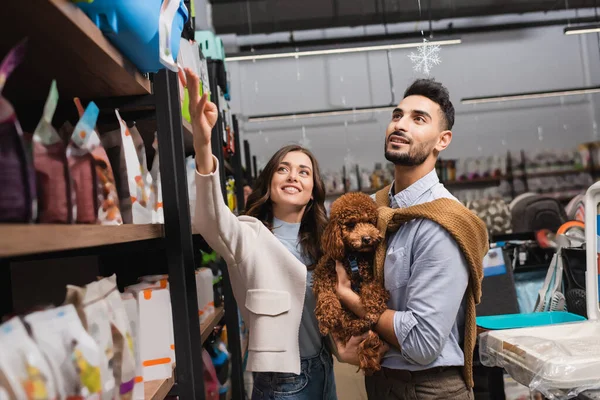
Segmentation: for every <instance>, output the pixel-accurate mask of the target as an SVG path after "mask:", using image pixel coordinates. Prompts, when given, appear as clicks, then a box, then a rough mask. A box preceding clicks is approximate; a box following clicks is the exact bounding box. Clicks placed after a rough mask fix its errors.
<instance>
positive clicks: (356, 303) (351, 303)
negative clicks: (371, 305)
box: [335, 260, 367, 318]
mask: <svg viewBox="0 0 600 400" xmlns="http://www.w3.org/2000/svg"><path fill="white" fill-rule="evenodd" d="M335 271H336V273H337V285H336V287H335V291H336V293H337V295H338V297H339V298H340V301H341V303H342V304H343V305H345V306H346V307H348V309H349V310H350V311H352V312H353V313H354V314H356V316H357V317H359V318H364V317H365V315H366V314H367V311H366V310H365V308H364V307H363V305H362V303H361V301H360V297H359V296H358V294H357V293H355V292H354V290H352V282H351V281H350V277H349V276H348V273H347V272H346V269H345V268H344V264H342V263H341V262H340V261H338V260H336V261H335Z"/></svg>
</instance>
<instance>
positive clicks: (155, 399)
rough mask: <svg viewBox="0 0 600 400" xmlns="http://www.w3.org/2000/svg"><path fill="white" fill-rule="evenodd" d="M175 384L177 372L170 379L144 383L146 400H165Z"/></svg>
mask: <svg viewBox="0 0 600 400" xmlns="http://www.w3.org/2000/svg"><path fill="white" fill-rule="evenodd" d="M174 382H175V371H173V376H171V377H170V378H169V379H158V380H155V381H149V382H144V400H163V399H164V398H165V397H167V395H168V394H169V391H170V390H171V388H172V387H173V383H174Z"/></svg>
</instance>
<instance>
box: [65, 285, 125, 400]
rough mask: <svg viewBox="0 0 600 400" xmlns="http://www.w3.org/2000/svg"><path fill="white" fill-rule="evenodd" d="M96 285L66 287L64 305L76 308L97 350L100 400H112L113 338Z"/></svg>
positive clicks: (102, 297) (106, 310)
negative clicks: (98, 354)
mask: <svg viewBox="0 0 600 400" xmlns="http://www.w3.org/2000/svg"><path fill="white" fill-rule="evenodd" d="M100 289H101V288H100V285H99V284H98V282H92V283H90V284H89V285H87V286H86V287H85V288H81V287H77V286H72V285H67V297H66V300H65V304H71V305H73V306H74V307H75V310H76V311H77V314H78V316H79V319H80V321H81V324H82V326H83V327H84V329H85V330H86V331H87V332H88V333H89V334H90V336H91V337H92V339H94V341H95V342H96V344H97V345H98V348H99V349H100V356H99V360H100V372H101V376H102V399H104V400H112V398H113V396H114V393H115V386H116V385H115V378H114V371H113V365H114V360H113V359H114V350H113V335H112V327H111V322H110V312H109V309H108V304H107V302H106V301H105V299H104V296H103V294H102V292H101V290H100Z"/></svg>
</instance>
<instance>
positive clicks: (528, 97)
mask: <svg viewBox="0 0 600 400" xmlns="http://www.w3.org/2000/svg"><path fill="white" fill-rule="evenodd" d="M592 93H600V87H596V88H586V89H571V90H559V91H554V92H539V93H523V94H509V95H504V96H492V97H476V98H467V99H462V100H461V101H460V102H461V103H462V104H482V103H496V102H502V101H515V100H531V99H545V98H549V97H559V96H575V95H582V94H592Z"/></svg>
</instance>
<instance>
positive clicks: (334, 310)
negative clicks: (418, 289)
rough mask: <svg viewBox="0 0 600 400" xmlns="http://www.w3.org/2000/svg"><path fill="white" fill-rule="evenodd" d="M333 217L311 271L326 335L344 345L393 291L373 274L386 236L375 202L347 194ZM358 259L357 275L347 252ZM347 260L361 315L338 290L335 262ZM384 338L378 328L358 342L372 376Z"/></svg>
mask: <svg viewBox="0 0 600 400" xmlns="http://www.w3.org/2000/svg"><path fill="white" fill-rule="evenodd" d="M330 214H331V215H330V220H329V224H328V225H327V228H326V229H325V232H324V233H323V239H322V247H323V257H322V258H321V259H320V260H319V263H318V264H317V267H316V268H315V271H314V273H313V291H314V293H315V297H316V301H317V305H316V309H315V313H316V317H317V320H318V322H319V329H320V331H321V333H322V334H323V335H328V334H332V335H333V336H334V337H336V338H337V339H338V340H340V341H341V342H342V343H344V344H346V343H347V342H348V340H349V339H350V338H351V337H352V336H359V335H362V334H363V333H365V332H367V331H369V330H370V329H372V328H373V326H374V325H375V324H376V323H377V320H378V319H379V317H380V315H381V314H382V313H383V312H384V311H385V310H386V308H387V306H386V303H387V301H388V299H389V293H388V292H387V291H386V290H385V288H383V287H382V286H381V285H380V284H379V283H378V282H377V281H375V279H374V275H373V258H374V255H375V249H376V247H377V245H378V244H379V242H380V241H381V240H383V238H382V237H381V235H380V233H379V230H378V229H377V206H376V204H375V202H374V201H373V199H371V198H370V197H369V196H368V195H366V194H364V193H347V194H344V195H342V196H341V197H340V198H338V199H337V200H336V201H335V202H334V203H333V204H332V206H331V213H330ZM350 256H353V257H355V258H356V261H357V262H358V275H359V276H353V275H352V269H351V267H350V261H349V257H350ZM336 260H338V261H340V262H342V263H343V264H344V266H345V267H346V271H347V272H348V276H350V277H351V279H352V285H353V287H359V285H360V289H359V290H358V294H359V296H360V299H361V302H362V304H363V306H364V307H365V310H366V311H367V314H366V316H365V318H359V317H357V316H356V315H354V313H352V312H351V311H350V310H347V309H346V308H344V307H343V306H342V304H341V303H340V300H339V298H338V296H337V294H336V291H335V289H336V285H337V274H336V271H335V261H336ZM382 345H383V342H382V341H381V339H380V338H379V335H378V334H377V333H375V332H371V333H369V335H368V337H367V338H366V339H365V340H363V342H361V344H360V345H359V360H360V365H359V368H360V369H362V370H363V371H364V373H365V374H366V375H370V374H372V373H373V372H375V371H378V370H379V369H380V368H381V365H380V357H379V349H380V347H381V346H382Z"/></svg>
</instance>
